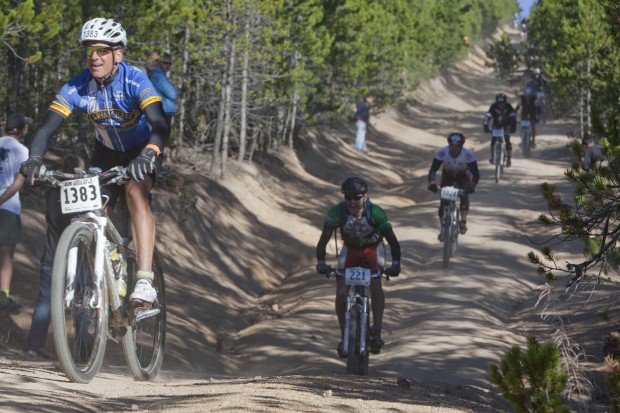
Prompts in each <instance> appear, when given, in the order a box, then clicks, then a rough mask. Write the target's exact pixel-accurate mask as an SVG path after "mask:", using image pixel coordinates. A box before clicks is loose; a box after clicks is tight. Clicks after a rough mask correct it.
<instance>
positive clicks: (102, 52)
mask: <svg viewBox="0 0 620 413" xmlns="http://www.w3.org/2000/svg"><path fill="white" fill-rule="evenodd" d="M114 50H116V48H114V47H110V46H86V47H85V48H84V56H86V57H88V58H91V57H93V53H97V56H99V57H104V56H107V55H108V54H110V53H112V52H113V51H114Z"/></svg>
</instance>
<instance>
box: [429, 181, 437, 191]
mask: <svg viewBox="0 0 620 413" xmlns="http://www.w3.org/2000/svg"><path fill="white" fill-rule="evenodd" d="M428 190H429V191H432V192H434V193H437V191H439V187H438V186H437V184H436V183H432V184H428Z"/></svg>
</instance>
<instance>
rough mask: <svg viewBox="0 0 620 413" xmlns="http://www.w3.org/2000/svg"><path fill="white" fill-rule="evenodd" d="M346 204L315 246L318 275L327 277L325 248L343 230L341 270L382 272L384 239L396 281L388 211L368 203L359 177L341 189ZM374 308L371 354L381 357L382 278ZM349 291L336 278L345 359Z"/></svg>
mask: <svg viewBox="0 0 620 413" xmlns="http://www.w3.org/2000/svg"><path fill="white" fill-rule="evenodd" d="M341 192H342V194H343V195H344V201H342V202H341V203H339V204H338V205H335V206H334V207H332V208H331V209H330V210H329V212H328V213H327V216H326V217H325V222H324V224H323V232H322V233H321V237H320V238H319V242H318V244H317V246H316V259H317V262H318V263H317V265H316V271H317V272H318V273H319V274H328V273H329V271H330V267H329V265H327V264H326V263H325V255H326V251H325V248H326V246H327V243H328V242H329V239H330V238H331V236H332V233H333V232H334V230H336V229H338V228H340V234H341V235H342V241H343V243H344V248H343V251H342V253H341V254H340V255H339V267H341V268H349V267H356V266H359V265H361V264H362V262H365V263H366V265H368V267H370V269H371V270H373V271H377V270H379V269H380V268H383V265H384V263H383V262H381V261H382V259H383V258H384V257H383V256H382V254H381V252H379V253H378V249H379V248H382V247H383V243H382V241H383V238H385V239H386V240H387V242H388V244H389V245H390V250H391V255H392V264H391V266H390V267H389V268H386V269H385V270H384V273H385V274H386V275H389V276H391V277H397V276H398V275H399V274H400V244H399V242H398V240H397V239H396V235H394V231H393V229H392V224H391V223H390V221H389V220H388V218H387V215H386V213H385V211H384V210H383V209H382V208H381V207H380V206H378V205H375V204H373V203H371V202H370V200H369V199H368V195H367V192H368V183H367V182H366V181H365V180H363V179H362V178H359V177H350V178H347V179H346V180H345V181H344V182H343V184H342V187H341ZM370 292H371V300H372V302H371V307H372V316H373V322H374V323H373V327H372V331H373V334H372V341H371V343H370V350H371V351H372V352H373V353H379V352H380V351H381V348H382V347H383V344H384V343H383V340H381V329H382V319H383V309H384V307H385V296H384V294H383V287H382V286H381V277H374V278H372V280H371V282H370ZM347 294H348V288H347V286H346V285H345V284H344V277H343V276H338V277H336V314H337V316H338V322H339V324H340V336H341V341H340V343H339V344H338V355H339V356H340V357H343V347H342V336H343V335H344V323H345V319H344V317H345V311H346V308H347V301H346V297H347Z"/></svg>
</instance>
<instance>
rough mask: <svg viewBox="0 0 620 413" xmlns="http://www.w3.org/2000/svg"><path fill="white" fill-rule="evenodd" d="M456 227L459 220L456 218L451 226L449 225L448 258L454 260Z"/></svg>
mask: <svg viewBox="0 0 620 413" xmlns="http://www.w3.org/2000/svg"><path fill="white" fill-rule="evenodd" d="M457 214H458V212H457ZM458 226H459V219H458V216H457V218H456V221H454V222H452V225H450V258H454V257H455V256H456V248H457V246H458V242H459V228H458Z"/></svg>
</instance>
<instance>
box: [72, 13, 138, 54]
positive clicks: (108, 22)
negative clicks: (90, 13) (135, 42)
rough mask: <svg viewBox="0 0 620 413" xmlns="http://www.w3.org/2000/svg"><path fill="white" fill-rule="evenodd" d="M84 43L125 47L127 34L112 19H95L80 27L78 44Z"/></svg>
mask: <svg viewBox="0 0 620 413" xmlns="http://www.w3.org/2000/svg"><path fill="white" fill-rule="evenodd" d="M84 42H104V43H110V44H114V45H117V44H120V45H121V46H123V47H127V34H126V33H125V29H123V26H121V24H120V23H117V22H115V21H114V20H112V19H105V18H103V17H97V18H94V19H91V20H89V21H87V22H86V23H84V26H82V30H81V31H80V44H84Z"/></svg>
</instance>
